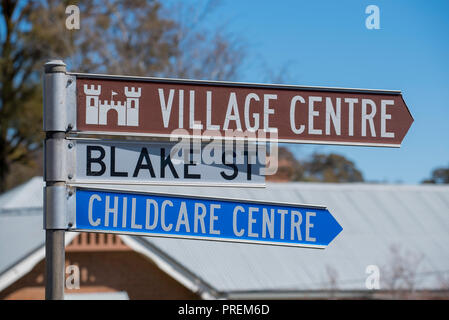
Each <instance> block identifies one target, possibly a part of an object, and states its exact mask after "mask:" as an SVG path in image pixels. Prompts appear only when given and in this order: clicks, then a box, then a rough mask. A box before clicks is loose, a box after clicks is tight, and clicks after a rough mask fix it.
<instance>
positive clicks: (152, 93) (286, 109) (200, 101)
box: [68, 73, 413, 147]
mask: <svg viewBox="0 0 449 320" xmlns="http://www.w3.org/2000/svg"><path fill="white" fill-rule="evenodd" d="M68 77H69V79H70V80H71V81H72V84H71V86H73V89H69V90H68V92H69V93H70V95H69V99H70V100H71V103H70V108H71V109H69V111H68V112H69V117H70V118H71V119H72V121H73V124H72V125H73V128H72V130H73V131H74V132H76V133H79V134H82V133H92V134H106V133H107V134H119V135H124V134H126V135H134V136H136V135H144V136H158V137H173V136H176V135H178V136H183V135H187V136H199V135H206V136H214V137H219V138H225V137H226V135H228V136H231V137H232V135H233V134H239V133H243V135H246V136H247V139H254V135H256V136H257V137H258V138H259V139H260V138H262V140H263V138H264V137H263V136H265V135H266V137H265V139H266V140H268V141H276V142H288V143H320V144H344V145H363V146H385V147H399V146H400V145H401V142H402V140H403V139H404V136H405V134H406V133H407V131H408V129H409V128H410V126H411V124H412V122H413V118H412V116H411V114H410V112H409V110H408V108H407V106H406V104H405V102H404V99H403V97H402V94H401V92H400V91H393V90H368V89H344V88H321V87H303V86H289V85H268V84H248V83H233V82H215V81H198V80H176V79H158V78H139V77H123V76H109V75H92V74H77V73H71V74H68ZM75 88H76V94H75ZM112 92H114V93H116V95H112ZM248 137H249V138H248Z"/></svg>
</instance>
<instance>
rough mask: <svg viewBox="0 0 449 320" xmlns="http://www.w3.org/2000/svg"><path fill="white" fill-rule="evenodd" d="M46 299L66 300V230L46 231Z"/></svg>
mask: <svg viewBox="0 0 449 320" xmlns="http://www.w3.org/2000/svg"><path fill="white" fill-rule="evenodd" d="M45 232H46V235H45V299H46V300H64V275H65V272H64V271H65V270H64V269H65V268H64V267H65V250H64V233H65V231H64V230H46V231H45Z"/></svg>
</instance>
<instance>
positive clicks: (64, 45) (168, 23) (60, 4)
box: [0, 0, 244, 192]
mask: <svg viewBox="0 0 449 320" xmlns="http://www.w3.org/2000/svg"><path fill="white" fill-rule="evenodd" d="M210 3H212V4H213V3H214V1H211V2H210ZM70 4H76V5H77V6H78V7H79V9H80V29H79V30H76V29H74V30H68V29H67V28H66V26H65V22H66V19H67V17H68V15H67V14H66V12H65V10H66V8H67V6H68V5H70ZM196 7H197V4H196ZM196 7H195V8H194V7H187V6H185V5H177V6H176V7H172V8H164V7H163V6H162V5H161V3H160V2H159V1H147V0H85V1H77V2H75V3H74V2H73V1H61V0H34V1H17V0H2V2H1V7H0V27H1V28H0V192H2V191H4V190H5V189H6V188H7V187H12V186H14V185H15V184H18V183H20V182H22V181H23V180H25V179H27V178H29V177H30V176H32V175H36V174H42V172H41V171H36V170H31V171H30V168H32V167H33V162H35V161H36V159H39V158H41V154H40V153H41V152H42V148H41V146H42V140H43V133H42V132H41V131H42V87H41V74H42V66H43V64H44V63H45V61H46V60H48V59H53V58H59V59H64V61H65V62H66V63H67V65H68V68H69V70H72V71H78V72H90V73H109V74H128V75H142V76H170V77H186V78H189V77H192V78H207V79H213V80H223V79H226V80H231V79H233V78H234V77H235V76H236V73H237V71H238V67H239V65H240V64H241V61H242V59H243V58H244V55H243V51H242V48H241V45H240V44H239V42H238V41H234V40H231V38H230V37H229V36H228V35H226V34H225V29H224V28H220V29H217V30H211V29H210V28H206V27H205V26H203V25H202V24H201V22H202V19H203V17H204V16H205V15H206V14H207V12H208V11H209V10H211V8H212V6H211V5H208V6H206V8H205V9H203V10H199V11H198V9H197V8H196ZM198 12H199V14H198ZM34 166H35V167H36V168H37V166H36V165H35V163H34ZM19 171H20V172H19Z"/></svg>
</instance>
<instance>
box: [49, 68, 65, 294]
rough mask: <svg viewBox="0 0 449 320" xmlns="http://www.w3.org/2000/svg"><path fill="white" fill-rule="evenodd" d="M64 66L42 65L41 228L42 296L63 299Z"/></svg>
mask: <svg viewBox="0 0 449 320" xmlns="http://www.w3.org/2000/svg"><path fill="white" fill-rule="evenodd" d="M66 82H67V81H66V66H65V64H64V62H62V61H61V60H52V61H49V62H47V63H46V64H45V74H44V131H45V133H46V137H45V144H44V149H45V166H44V180H45V188H44V228H45V231H46V238H45V299H47V300H63V299H64V274H65V273H64V271H65V270H64V268H65V247H64V233H65V229H66V221H65V220H66V212H65V208H66V204H65V202H66V186H65V181H66V173H65V171H66V170H65V161H64V160H65V150H64V149H63V148H64V147H65V141H66V140H65V131H66V129H67V124H66V122H67V121H66V119H67V118H66V104H65V95H66V94H65V86H66Z"/></svg>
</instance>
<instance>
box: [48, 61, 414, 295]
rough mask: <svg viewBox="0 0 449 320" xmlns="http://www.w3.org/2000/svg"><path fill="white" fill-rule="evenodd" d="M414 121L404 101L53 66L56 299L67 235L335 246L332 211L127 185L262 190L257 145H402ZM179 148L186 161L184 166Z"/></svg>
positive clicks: (51, 197)
mask: <svg viewBox="0 0 449 320" xmlns="http://www.w3.org/2000/svg"><path fill="white" fill-rule="evenodd" d="M412 122H413V118H412V116H411V115H410V112H409V110H408V108H407V106H406V104H405V102H404V100H403V98H402V95H401V92H399V91H388V90H367V89H343V88H320V87H302V86H287V85H265V84H246V83H232V82H214V81H198V80H177V79H159V78H142V77H123V76H110V75H93V74H80V73H68V72H67V71H66V67H65V64H64V63H63V62H62V61H60V60H53V61H50V62H48V63H46V64H45V75H44V131H45V132H46V139H45V144H44V146H45V170H44V179H45V182H46V186H45V188H44V228H45V229H46V298H47V299H63V297H64V286H63V284H64V264H65V260H64V232H65V231H88V232H91V231H92V232H107V233H122V234H133V235H147V236H158V237H175V238H189V239H202V240H215V241H230V242H246V243H256V244H270V245H284V246H299V247H310V248H325V247H326V246H328V245H329V243H330V242H331V241H332V240H333V239H334V238H335V237H336V236H337V235H338V234H339V233H340V232H341V231H342V227H341V226H340V225H339V223H338V222H337V221H336V220H335V218H334V217H333V216H332V215H331V214H330V212H329V211H328V210H327V209H326V207H324V206H311V205H301V204H295V203H277V202H259V201H252V200H248V199H219V198H205V197H201V196H198V197H193V196H185V195H179V194H158V193H145V192H137V191H134V192H131V191H124V190H120V186H123V185H129V184H192V185H203V186H208V185H219V186H225V185H226V186H253V187H254V186H263V185H264V181H265V180H264V175H263V174H262V173H261V171H263V169H266V168H264V164H265V146H264V145H262V146H261V145H260V144H259V145H256V146H257V148H256V151H257V152H256V153H254V148H249V147H251V146H255V144H253V143H252V141H257V142H261V141H262V142H264V143H265V142H270V143H271V142H273V143H274V144H275V143H277V142H289V143H318V144H341V145H361V146H384V147H399V146H400V145H401V143H402V140H403V139H404V136H405V134H406V133H407V131H408V129H409V128H410V126H411V124H412ZM91 135H93V136H94V137H96V139H92V137H90V138H89V137H88V136H91ZM105 136H127V138H128V139H129V138H130V137H131V138H133V139H134V140H132V141H130V140H124V139H123V140H106V139H104V138H105ZM98 137H99V138H100V139H97V138H98ZM144 137H152V138H159V139H165V140H166V139H167V138H182V139H181V140H184V139H183V138H185V137H188V138H189V139H190V138H193V140H188V141H187V143H188V144H185V143H186V141H181V142H182V143H178V142H167V141H163V142H162V141H158V142H150V141H145V140H142V139H144ZM137 138H139V139H140V140H137ZM205 138H206V139H205ZM145 139H147V138H145ZM221 139H224V140H226V143H229V141H230V140H232V141H233V143H234V141H237V140H240V141H243V142H244V146H245V148H246V149H244V150H243V151H244V152H243V153H240V152H237V151H236V150H234V149H231V150H229V148H228V149H227V148H224V150H222V149H216V148H211V147H212V146H216V145H217V144H214V143H217V141H216V140H221ZM205 140H212V142H210V143H211V144H210V145H209V144H205V143H204V142H205ZM183 143H184V144H183ZM191 143H192V144H191ZM194 145H196V147H194ZM228 146H229V145H228ZM211 149H215V151H213V152H211ZM179 150H183V151H185V152H184V153H182V156H180V157H177V155H179V153H178V151H179ZM228 151H231V152H230V153H228ZM238 151H241V149H239V150H238ZM245 152H246V153H245ZM254 156H255V157H254ZM254 159H255V160H254ZM94 184H95V185H97V186H98V185H105V188H103V189H96V188H98V187H96V188H93V185H94ZM106 184H107V185H111V186H115V187H109V189H108V188H106ZM122 189H123V187H122Z"/></svg>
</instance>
